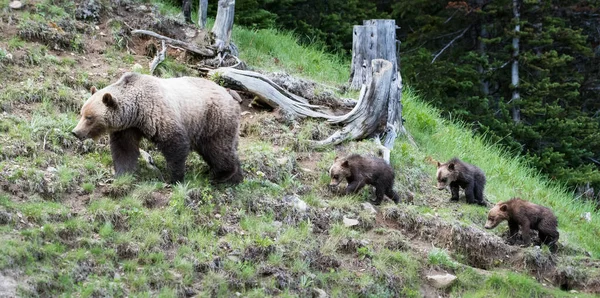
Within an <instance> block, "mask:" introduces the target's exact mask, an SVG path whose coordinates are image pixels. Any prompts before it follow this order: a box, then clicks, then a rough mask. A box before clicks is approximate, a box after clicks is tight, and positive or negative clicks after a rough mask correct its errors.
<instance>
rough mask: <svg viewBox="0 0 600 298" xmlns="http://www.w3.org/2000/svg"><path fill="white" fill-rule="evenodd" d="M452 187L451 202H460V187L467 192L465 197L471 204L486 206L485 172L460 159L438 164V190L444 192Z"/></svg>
mask: <svg viewBox="0 0 600 298" xmlns="http://www.w3.org/2000/svg"><path fill="white" fill-rule="evenodd" d="M448 185H449V186H450V191H451V192H452V197H451V198H450V200H451V201H458V191H459V187H462V188H463V189H464V190H465V197H466V198H467V203H469V204H479V205H482V206H486V203H485V201H484V200H483V188H484V187H485V174H484V173H483V171H482V170H481V169H480V168H478V167H476V166H474V165H472V164H469V163H466V162H464V161H461V160H460V159H458V158H456V157H455V158H452V159H451V160H449V161H448V162H446V163H443V164H441V163H440V162H438V163H437V188H438V189H439V190H444V189H446V187H448Z"/></svg>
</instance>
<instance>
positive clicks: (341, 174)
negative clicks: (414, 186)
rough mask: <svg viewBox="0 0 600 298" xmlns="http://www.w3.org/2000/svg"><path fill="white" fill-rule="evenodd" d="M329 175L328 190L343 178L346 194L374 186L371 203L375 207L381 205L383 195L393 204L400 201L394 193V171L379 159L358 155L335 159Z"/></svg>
mask: <svg viewBox="0 0 600 298" xmlns="http://www.w3.org/2000/svg"><path fill="white" fill-rule="evenodd" d="M329 175H330V176H331V183H329V187H330V188H334V187H336V186H338V185H339V184H340V182H342V180H343V179H344V178H345V179H346V181H347V182H348V186H347V187H346V191H345V193H346V194H349V193H356V192H358V191H359V190H361V189H362V188H363V187H364V186H365V184H369V185H373V186H375V194H376V196H377V199H376V200H375V201H374V202H373V203H374V204H376V205H379V204H381V201H382V200H383V196H384V195H387V196H388V197H389V198H390V199H392V200H393V201H394V203H398V202H399V201H400V196H398V194H397V193H396V192H395V191H394V170H393V169H392V167H391V166H390V165H389V164H387V163H386V162H385V160H383V159H381V158H377V157H367V156H361V155H358V154H352V155H349V156H346V157H344V158H337V157H336V158H335V161H334V162H333V165H332V166H331V168H329Z"/></svg>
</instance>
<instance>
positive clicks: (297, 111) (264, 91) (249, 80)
mask: <svg viewBox="0 0 600 298" xmlns="http://www.w3.org/2000/svg"><path fill="white" fill-rule="evenodd" d="M202 70H203V71H206V72H207V73H208V75H209V76H216V77H218V78H219V79H220V80H222V81H223V83H224V84H225V86H226V87H230V88H232V89H235V90H242V91H247V92H250V93H252V94H254V95H256V96H257V97H258V99H259V100H260V101H261V102H262V103H264V104H266V105H268V106H269V107H271V108H281V109H282V110H284V111H285V112H287V113H288V114H289V115H291V116H293V117H299V118H304V117H313V118H325V119H331V118H334V117H335V116H332V115H329V114H326V113H324V112H320V111H317V110H318V109H320V108H321V106H318V105H311V104H309V103H308V100H306V99H305V98H303V97H300V96H298V95H295V94H293V93H290V92H288V91H287V90H285V89H283V88H281V87H280V86H279V85H277V84H275V83H274V82H273V81H272V80H271V79H269V78H267V77H265V76H264V75H262V74H260V73H257V72H253V71H247V70H239V69H235V68H231V67H221V68H217V69H202Z"/></svg>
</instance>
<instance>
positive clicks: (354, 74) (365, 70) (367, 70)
mask: <svg viewBox="0 0 600 298" xmlns="http://www.w3.org/2000/svg"><path fill="white" fill-rule="evenodd" d="M376 42H377V27H375V26H372V25H369V26H366V25H355V26H354V27H353V29H352V64H351V65H350V89H353V90H360V88H361V87H362V85H363V84H364V83H365V82H367V81H368V80H369V78H367V75H371V74H372V71H371V60H373V59H375V56H376V55H377V44H376Z"/></svg>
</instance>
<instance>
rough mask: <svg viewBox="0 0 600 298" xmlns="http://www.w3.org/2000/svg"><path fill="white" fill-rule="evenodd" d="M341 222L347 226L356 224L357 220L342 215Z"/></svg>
mask: <svg viewBox="0 0 600 298" xmlns="http://www.w3.org/2000/svg"><path fill="white" fill-rule="evenodd" d="M343 222H344V225H345V226H346V227H347V228H349V227H353V226H356V225H358V220H356V219H352V218H347V217H345V216H344V219H343Z"/></svg>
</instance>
